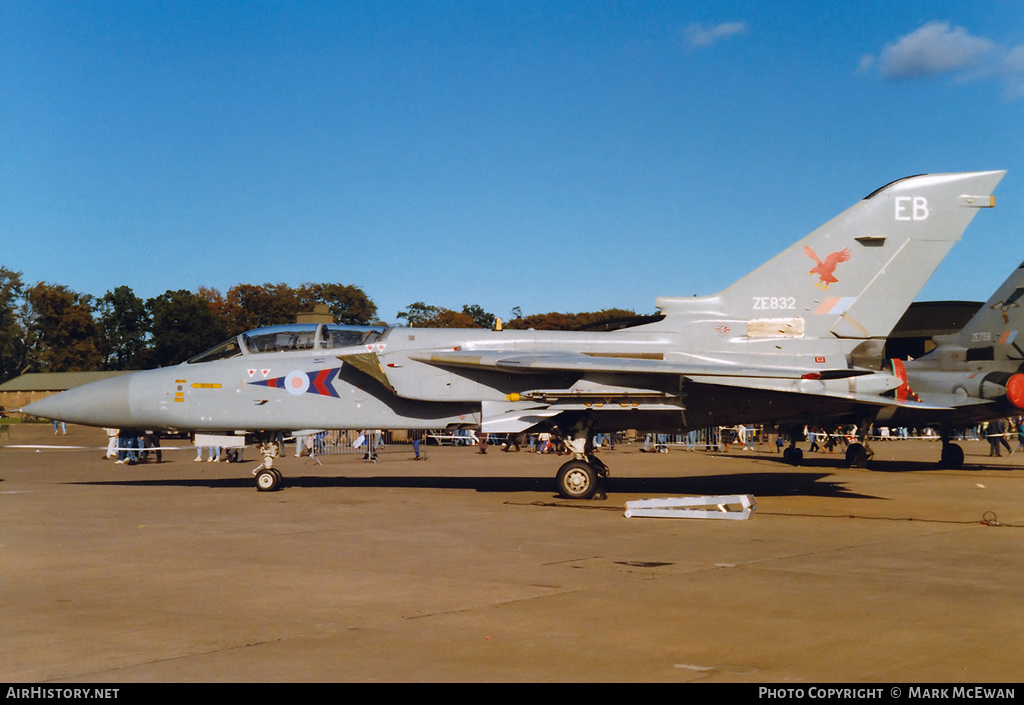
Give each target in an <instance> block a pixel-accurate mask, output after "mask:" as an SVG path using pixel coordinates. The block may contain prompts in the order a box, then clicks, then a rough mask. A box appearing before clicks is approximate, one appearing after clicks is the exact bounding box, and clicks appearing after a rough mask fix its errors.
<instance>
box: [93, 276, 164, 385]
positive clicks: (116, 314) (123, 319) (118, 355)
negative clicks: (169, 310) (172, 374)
mask: <svg viewBox="0 0 1024 705" xmlns="http://www.w3.org/2000/svg"><path fill="white" fill-rule="evenodd" d="M96 312H97V314H98V318H97V324H98V325H99V330H100V355H101V356H102V358H103V368H104V369H107V370H132V369H141V368H143V367H146V366H148V364H149V352H150V340H151V339H150V335H149V329H150V316H149V308H148V307H147V306H146V302H145V301H143V300H142V299H140V298H139V297H138V296H136V295H135V292H133V291H132V290H131V289H130V288H129V287H127V286H119V287H117V288H116V289H114V290H113V291H108V292H107V293H106V294H105V295H104V296H103V298H101V299H100V300H99V301H98V302H97V305H96Z"/></svg>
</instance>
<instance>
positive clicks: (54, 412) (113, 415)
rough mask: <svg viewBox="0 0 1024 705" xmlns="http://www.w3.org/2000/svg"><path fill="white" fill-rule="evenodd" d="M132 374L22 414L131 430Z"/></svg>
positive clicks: (95, 384)
mask: <svg viewBox="0 0 1024 705" xmlns="http://www.w3.org/2000/svg"><path fill="white" fill-rule="evenodd" d="M131 378H132V375H131V374H124V375H118V376H117V377H112V378H110V379H104V380H101V381H99V382H93V383H91V384H83V385H82V386H81V387H75V388H74V389H69V390H67V391H66V392H61V393H60V394H54V395H53V396H51V397H46V398H45V399H40V400H39V401H36V402H32V403H31V404H29V405H28V406H24V407H22V408H21V411H22V412H24V413H26V414H32V415H33V416H40V417H42V418H45V419H56V420H58V421H67V422H68V423H77V424H83V425H85V426H106V427H109V428H130V427H131V426H132V424H133V420H132V412H131V405H130V404H129V395H128V391H129V387H130V386H131Z"/></svg>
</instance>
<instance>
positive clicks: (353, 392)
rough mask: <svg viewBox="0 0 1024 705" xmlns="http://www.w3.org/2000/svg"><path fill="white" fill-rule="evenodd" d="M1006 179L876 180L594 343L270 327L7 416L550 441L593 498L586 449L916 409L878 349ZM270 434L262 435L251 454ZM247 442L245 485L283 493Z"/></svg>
mask: <svg viewBox="0 0 1024 705" xmlns="http://www.w3.org/2000/svg"><path fill="white" fill-rule="evenodd" d="M1004 173H1005V172H1001V171H995V172H974V173H965V174H939V175H926V176H918V177H910V178H907V179H902V180H900V181H896V182H893V183H891V184H889V185H887V186H885V187H883V188H881V189H879V190H877V191H875V192H873V193H872V194H871V195H869V196H868V197H867V198H865V199H863V200H861V201H860V202H858V203H857V204H855V205H854V206H853V207H851V208H849V209H848V210H847V211H845V212H843V213H842V214H840V215H839V216H837V217H836V218H834V219H833V220H831V221H829V222H828V223H826V224H825V225H823V226H821V227H820V228H818V229H817V230H815V231H814V232H812V233H811V234H810V235H808V236H807V237H805V238H803V239H802V240H800V241H799V242H797V243H796V244H794V245H792V246H791V247H789V248H787V249H786V250H784V251H783V252H782V253H780V254H779V255H777V256H776V257H775V258H773V259H772V260H770V261H768V262H767V263H765V264H764V265H762V266H761V267H759V268H758V269H756V270H755V271H754V272H752V273H751V274H749V275H747V276H746V277H744V278H742V279H741V280H739V281H738V282H736V283H735V284H734V285H732V286H731V287H729V288H727V289H725V290H724V291H722V292H721V293H719V294H717V295H715V296H708V297H693V298H660V299H658V301H657V305H658V307H659V308H660V309H661V313H662V314H663V318H662V320H659V321H657V322H654V323H648V324H645V325H641V326H637V327H634V328H626V329H621V330H616V331H611V332H562V331H537V330H510V329H506V330H492V331H487V330H480V329H463V330H458V329H429V328H385V327H352V326H340V325H319V326H301V325H294V326H275V327H271V328H264V329H259V330H255V331H250V332H248V333H244V334H242V335H239V336H237V337H236V338H233V339H231V340H229V341H227V342H225V343H224V344H222V345H220V346H218V347H216V348H214V349H212V350H210V351H208V352H206V353H203V354H201V355H199V356H197V357H195V358H193V359H192V360H190V361H188V362H186V363H183V364H181V365H178V366H175V367H169V368H163V369H157V370H149V371H145V372H137V373H132V374H128V375H123V376H120V377H117V378H113V379H110V380H105V381H103V382H99V383H95V384H92V385H87V386H83V387H80V388H77V389H73V390H70V391H68V392H64V393H62V394H60V395H57V396H55V397H50V398H48V399H44V400H41V401H39V402H36V403H34V404H31V405H29V406H28V407H26V408H25V409H24V411H26V412H27V413H31V414H35V415H38V416H43V417H47V418H60V419H63V420H66V421H72V422H77V423H85V424H91V425H96V426H111V427H119V428H133V429H147V430H169V429H175V430H187V431H201V432H204V433H223V434H232V433H236V432H239V431H242V432H261V433H263V434H269V433H272V432H275V431H295V430H299V429H437V428H446V427H475V428H480V429H481V430H482V431H483V432H485V433H488V432H495V433H518V432H522V431H532V430H539V429H551V430H554V431H555V432H557V433H559V434H561V435H562V436H563V437H564V438H565V440H566V444H567V446H568V447H569V449H570V450H571V451H572V452H573V454H574V456H575V457H574V460H572V461H570V462H568V463H566V464H565V465H563V466H562V468H560V469H559V473H558V487H559V491H560V493H561V494H563V495H564V496H567V497H576V498H582V497H590V496H593V495H594V494H595V493H597V492H599V491H600V486H601V482H602V479H603V477H604V476H605V474H606V468H605V467H604V465H603V464H602V463H601V462H600V461H599V460H598V459H597V457H596V456H595V455H594V454H593V453H592V446H591V445H590V442H591V438H592V434H593V433H595V432H600V431H614V430H620V429H629V428H633V429H642V430H656V429H683V428H693V427H701V426H707V425H726V424H728V425H731V424H736V423H766V424H778V425H785V424H794V423H805V422H809V421H812V420H815V419H821V418H831V419H835V418H841V417H845V416H850V415H852V416H857V417H858V418H860V417H863V416H869V415H871V414H873V413H875V412H876V411H877V410H878V409H880V408H883V407H885V406H893V405H896V406H914V407H924V406H926V405H925V404H923V403H922V402H918V401H914V400H907V399H896V398H895V397H894V396H891V394H892V392H893V390H895V389H897V388H898V387H899V386H900V385H901V384H903V380H902V379H900V378H899V377H898V376H897V375H894V374H891V373H890V372H887V371H884V370H882V360H881V350H882V345H883V343H884V340H885V338H886V336H887V335H888V334H889V332H890V331H891V330H892V328H893V326H894V325H895V323H896V322H897V321H898V320H899V318H900V316H901V315H902V314H903V312H904V311H905V310H906V308H907V307H908V306H909V305H910V303H911V302H912V301H913V300H914V298H915V297H916V296H917V294H918V292H919V291H920V289H921V287H923V285H924V283H925V282H926V281H927V280H928V278H929V277H930V276H931V274H932V273H933V272H934V270H935V268H936V267H937V266H938V264H939V263H940V262H941V260H942V259H943V258H944V257H945V256H946V254H947V253H948V252H949V251H950V249H951V248H952V246H953V245H954V244H955V243H956V242H957V241H958V240H959V239H960V237H961V234H962V233H963V231H964V229H965V228H966V227H967V225H968V224H969V223H970V221H971V219H972V218H973V216H974V215H975V214H976V213H977V211H978V209H979V208H986V207H990V206H991V205H993V203H994V201H993V199H992V196H991V193H992V191H993V189H994V188H995V186H996V184H997V183H998V182H999V180H1000V179H1001V178H1002V176H1003V174H1004ZM267 437H268V436H266V435H264V439H266V438H267ZM271 445H272V444H270V443H268V442H265V443H264V455H265V461H264V467H263V468H262V469H258V476H257V483H258V486H259V487H260V488H261V489H272V488H274V487H276V486H277V483H278V481H279V480H280V476H279V474H276V473H277V471H276V470H274V469H273V467H272V465H273V461H272V459H273V454H274V452H276V451H274V450H273V449H272V448H270V447H269V446H271Z"/></svg>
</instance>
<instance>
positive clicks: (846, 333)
mask: <svg viewBox="0 0 1024 705" xmlns="http://www.w3.org/2000/svg"><path fill="white" fill-rule="evenodd" d="M1005 173H1006V172H1005V171H984V172H970V173H961V174H931V175H924V176H912V177H908V178H905V179H900V180H899V181H894V182H892V183H891V184H888V185H887V186H884V187H882V188H880V189H878V190H877V191H875V192H873V193H872V194H870V195H869V196H867V197H866V198H865V199H863V200H862V201H860V202H859V203H857V204H856V205H854V206H853V207H851V208H849V209H848V210H846V211H845V212H843V213H841V214H840V215H838V216H836V217H835V218H833V219H832V220H831V221H829V222H828V223H826V224H825V225H823V226H821V227H820V228H818V229H817V230H815V231H814V232H812V233H811V234H810V235H808V236H807V237H805V238H804V239H802V240H800V241H799V242H797V243H796V244H794V245H792V246H791V247H789V248H788V249H786V250H784V251H783V252H782V253H780V254H779V255H777V256H776V257H774V258H773V259H771V260H770V261H768V262H766V263H765V264H763V265H761V266H760V267H759V268H757V269H756V270H754V271H753V272H751V273H750V274H749V275H747V276H746V277H744V278H743V279H740V280H739V281H738V282H736V283H735V284H733V285H732V286H730V287H729V288H728V289H726V290H724V291H722V292H721V293H719V294H717V295H715V296H708V297H695V298H671V297H662V298H659V299H658V300H657V305H658V307H659V308H660V309H661V311H662V313H663V314H665V319H664V320H663V321H661V322H659V323H657V324H654V325H656V326H659V327H662V328H669V329H672V330H681V331H682V330H687V331H694V326H697V327H698V328H702V327H704V326H707V327H708V328H709V329H713V330H716V331H719V335H721V334H722V331H723V330H728V331H729V335H730V336H741V337H742V336H746V337H749V338H772V337H776V338H780V337H781V338H805V337H806V338H851V339H871V338H875V339H881V338H885V337H886V336H888V335H889V333H890V332H891V331H892V328H893V326H895V325H896V323H897V321H898V320H899V318H900V316H902V315H903V313H904V312H905V311H906V309H907V307H909V306H910V304H911V303H913V301H914V299H915V298H916V297H917V295H918V293H919V292H920V291H921V289H922V287H923V286H924V284H925V283H926V282H927V281H928V278H929V277H930V276H931V275H932V273H933V272H934V271H935V269H936V268H937V267H938V265H939V263H940V262H941V261H942V260H943V258H944V257H945V256H946V255H947V254H948V253H949V251H950V249H951V248H952V247H953V245H954V243H956V242H957V241H958V240H960V237H961V235H962V234H963V232H964V230H965V229H966V228H967V225H968V224H969V223H970V222H971V219H972V218H974V216H975V214H976V213H977V212H978V209H979V208H989V207H992V206H993V205H994V204H995V199H994V198H993V197H992V195H991V194H992V191H993V190H994V189H995V187H996V185H997V184H998V183H999V181H1000V179H1002V177H1003V175H1004V174H1005ZM1022 303H1024V302H1022Z"/></svg>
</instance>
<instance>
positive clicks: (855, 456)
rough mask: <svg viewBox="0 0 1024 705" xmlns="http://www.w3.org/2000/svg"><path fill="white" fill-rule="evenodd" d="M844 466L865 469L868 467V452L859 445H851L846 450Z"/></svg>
mask: <svg viewBox="0 0 1024 705" xmlns="http://www.w3.org/2000/svg"><path fill="white" fill-rule="evenodd" d="M846 464H847V465H849V466H850V467H851V468H866V467H867V466H868V451H867V449H866V448H865V447H864V446H863V445H862V444H860V443H851V444H850V447H849V448H847V449H846Z"/></svg>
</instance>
